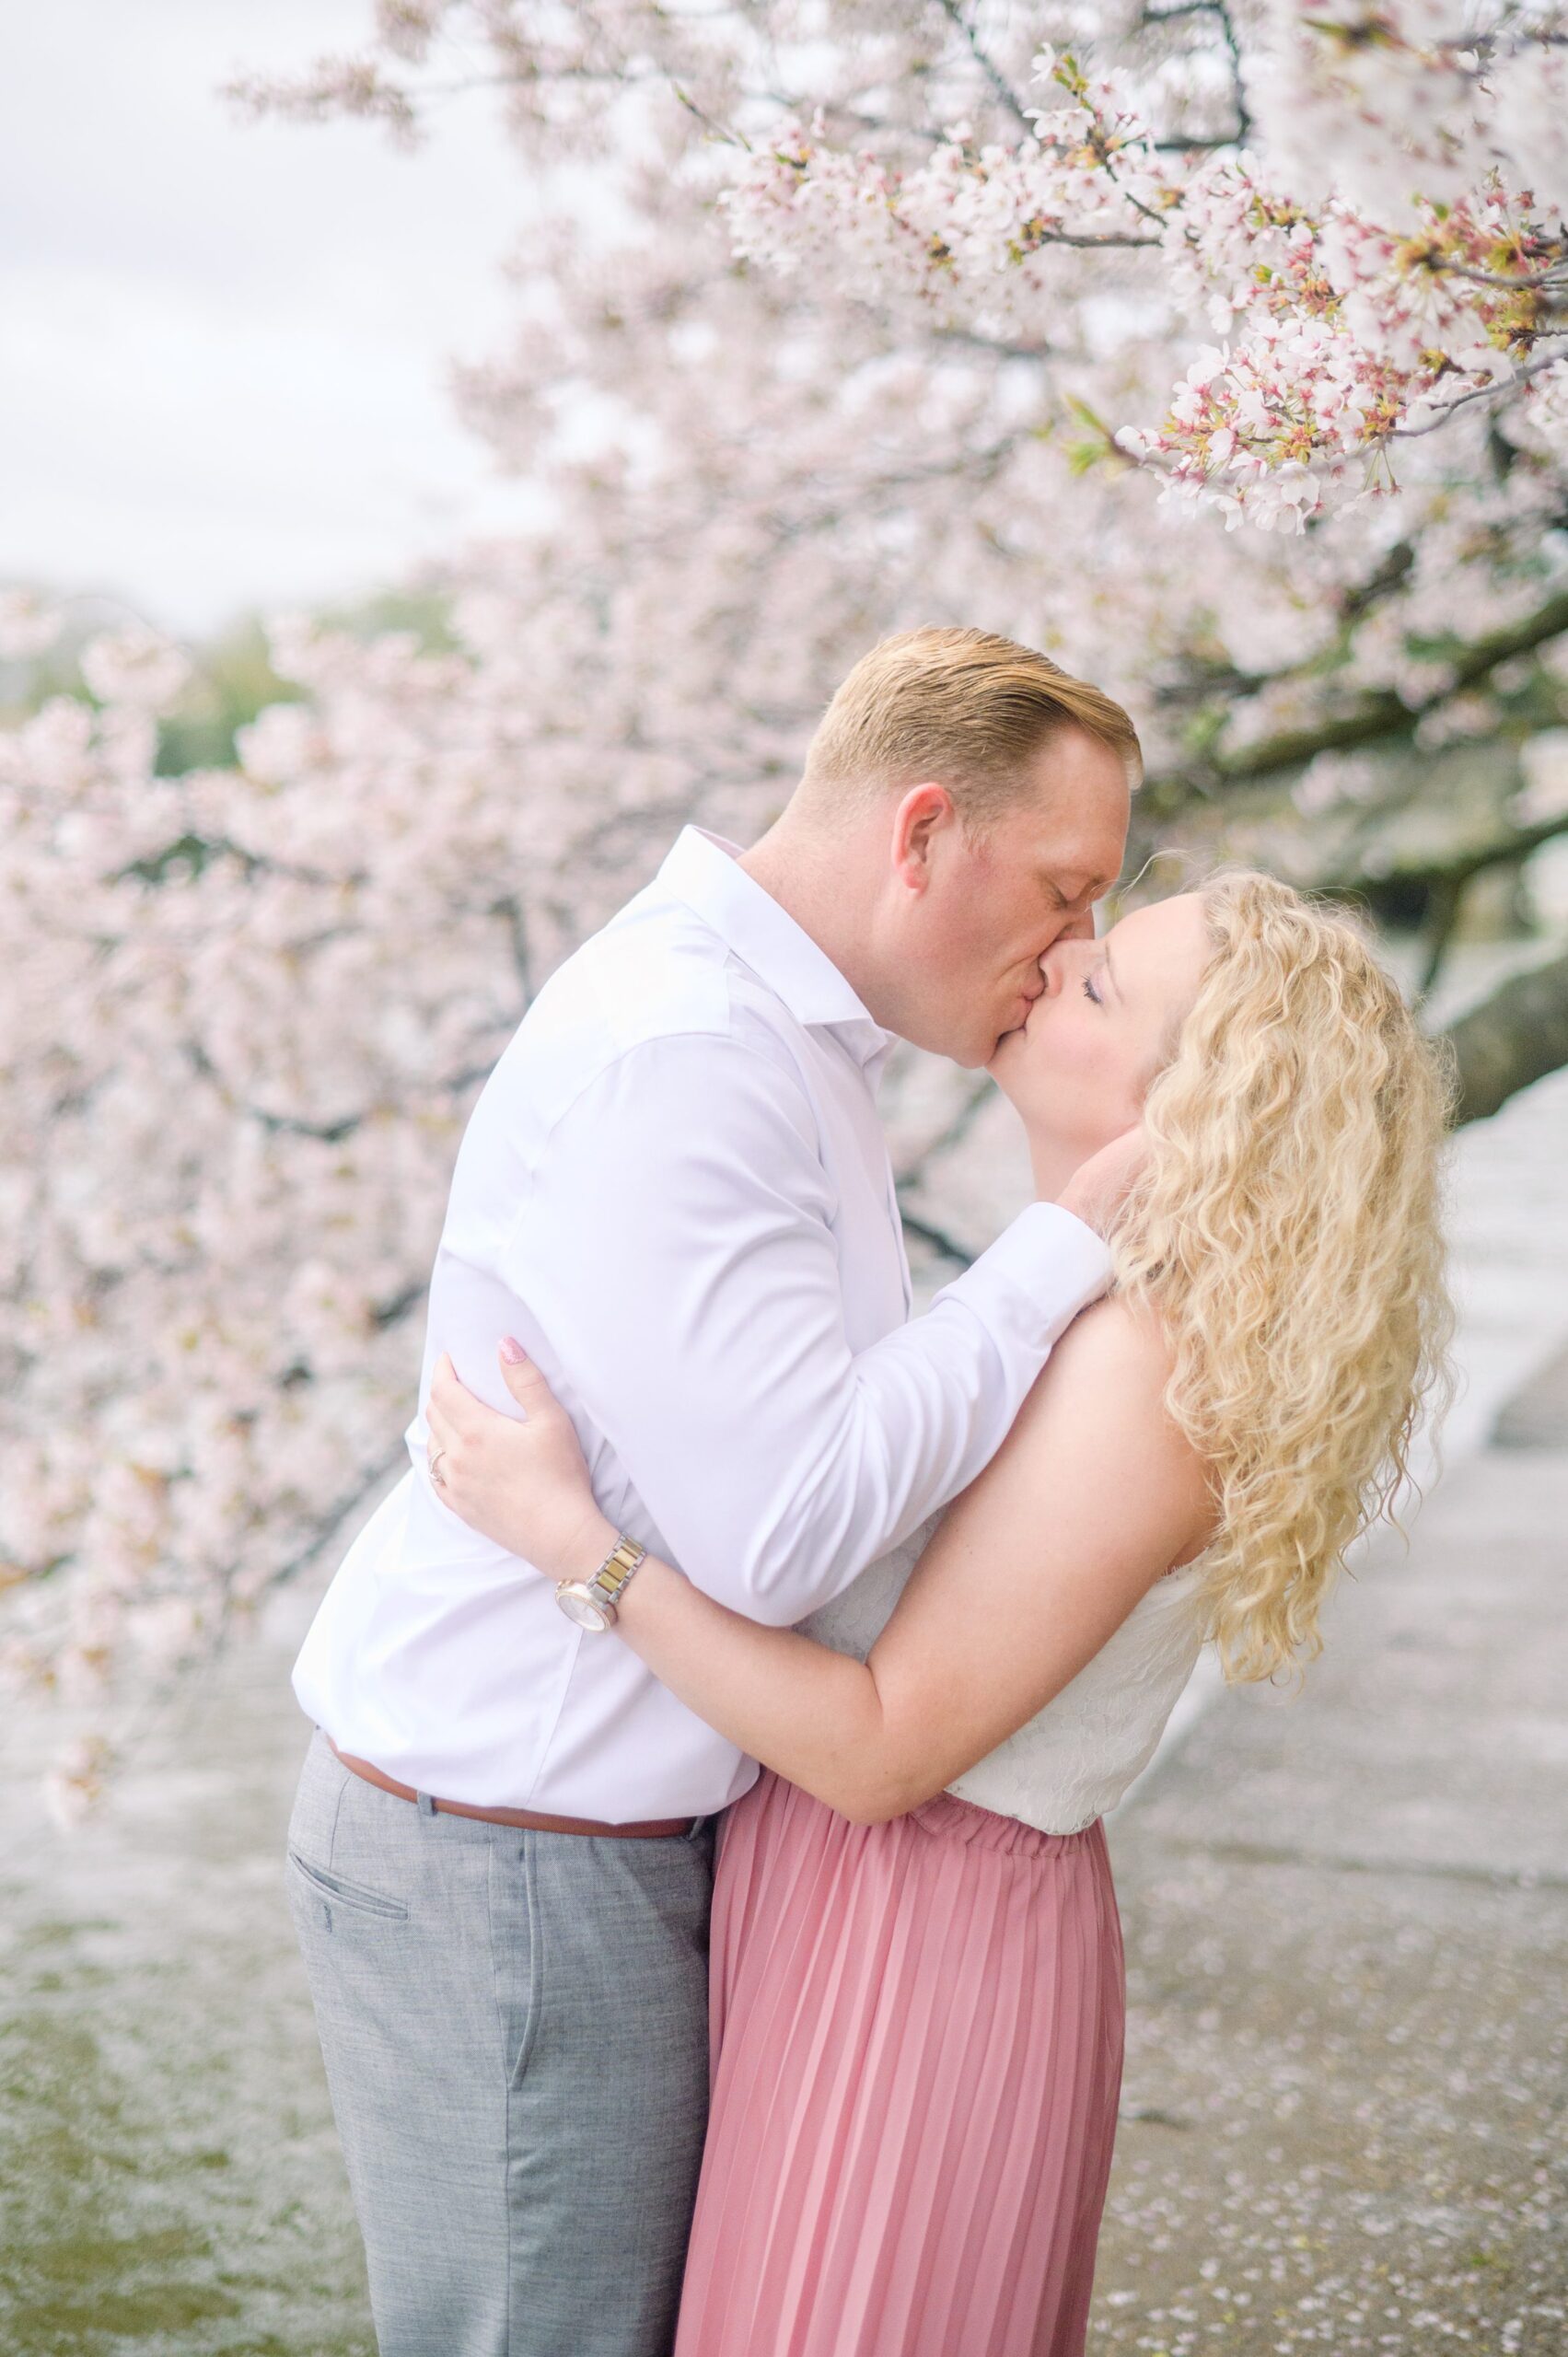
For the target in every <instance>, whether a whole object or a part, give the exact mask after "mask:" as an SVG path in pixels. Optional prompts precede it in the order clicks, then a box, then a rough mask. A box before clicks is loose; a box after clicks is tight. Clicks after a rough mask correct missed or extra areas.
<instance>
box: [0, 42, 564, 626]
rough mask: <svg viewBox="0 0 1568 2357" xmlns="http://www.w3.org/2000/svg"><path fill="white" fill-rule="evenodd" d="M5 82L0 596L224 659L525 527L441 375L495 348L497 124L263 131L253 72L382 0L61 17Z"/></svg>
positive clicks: (503, 166) (503, 241)
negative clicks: (209, 637)
mask: <svg viewBox="0 0 1568 2357" xmlns="http://www.w3.org/2000/svg"><path fill="white" fill-rule="evenodd" d="M8 15H9V24H8V27H7V29H6V36H5V41H4V49H5V56H4V70H3V72H0V201H3V204H4V222H5V232H4V237H3V238H0V581H15V580H41V581H43V582H44V583H45V584H47V585H48V586H52V587H54V588H57V589H62V590H76V589H88V588H91V589H100V590H108V591H110V592H113V593H115V594H117V595H119V596H122V597H123V598H127V599H129V600H130V601H131V602H132V603H133V604H134V606H136V607H137V608H138V610H141V611H143V612H145V613H146V614H147V615H148V616H149V617H150V618H151V619H153V620H154V621H160V622H162V623H163V624H164V625H165V626H166V627H168V628H172V629H175V630H179V631H185V632H205V631H207V630H209V629H211V628H213V627H215V625H217V624H220V623H221V622H223V621H225V620H226V619H227V618H228V617H229V616H230V615H231V614H232V613H234V612H235V611H236V610H238V609H240V608H242V607H245V606H249V605H251V604H260V605H261V606H263V607H265V606H267V605H269V604H271V605H274V606H275V605H290V604H293V603H295V602H296V601H301V602H305V601H310V600H314V599H316V598H328V597H337V596H343V595H352V594H354V593H355V592H357V591H360V590H364V589H368V588H373V587H376V586H379V585H380V584H381V583H383V582H385V581H387V580H388V579H389V577H391V576H392V575H394V574H395V573H396V572H397V571H398V570H399V569H400V567H401V566H402V565H403V564H404V563H407V562H408V561H409V560H410V559H411V558H412V557H415V556H417V555H419V554H421V553H423V552H426V551H429V550H436V549H444V548H447V547H449V546H450V545H451V544H452V543H453V542H454V541H455V540H461V539H462V538H464V537H465V536H466V535H467V533H469V532H470V531H471V530H475V529H482V528H486V527H489V526H492V525H496V524H501V523H504V522H505V521H506V520H507V519H509V518H511V517H517V515H518V514H519V513H520V512H521V499H522V495H521V494H520V493H519V492H518V491H517V488H516V487H514V486H509V485H507V484H506V483H505V482H503V481H501V480H500V479H498V478H496V477H494V475H493V474H492V471H491V463H490V459H489V454H488V452H487V450H486V449H485V448H484V447H483V446H482V445H481V444H480V443H479V442H477V441H476V440H475V439H473V438H472V437H470V436H469V435H465V434H463V433H462V432H461V431H460V430H459V426H458V425H457V424H456V422H455V420H454V417H453V414H452V409H451V403H450V401H449V399H448V397H447V392H446V390H445V386H444V370H445V366H446V362H447V356H448V355H449V354H453V353H459V354H464V355H465V356H477V355H478V354H482V353H483V352H485V351H488V350H490V349H491V348H493V347H494V345H495V344H496V343H499V342H500V341H501V340H502V339H503V337H504V333H505V322H506V318H507V310H506V301H505V288H504V285H503V284H502V282H501V279H500V274H499V270H498V268H497V264H498V261H499V259H500V257H501V256H502V255H503V254H504V252H505V250H506V248H507V246H508V244H509V243H510V241H511V238H512V235H513V233H514V231H515V228H516V226H517V222H518V220H519V218H520V215H521V210H522V202H523V200H522V193H521V189H520V184H519V182H518V180H517V177H516V175H515V174H514V172H513V170H512V168H510V166H509V165H508V161H507V157H506V151H505V145H504V142H503V141H502V139H501V137H500V134H499V133H498V132H497V131H496V130H495V128H494V122H493V119H492V115H491V112H490V110H489V109H488V107H487V105H486V102H485V99H484V98H483V96H482V94H481V95H477V96H474V97H472V98H465V99H461V100H460V101H457V102H455V103H454V104H453V106H452V107H451V109H450V110H449V112H448V114H447V119H446V121H445V122H444V123H443V125H442V128H441V131H440V133H439V134H438V135H436V136H435V137H433V138H432V139H431V141H430V142H429V143H428V144H427V145H425V146H424V148H422V149H421V150H419V151H418V152H417V153H416V154H414V155H413V156H412V157H409V156H403V155H401V154H400V153H398V152H397V151H395V150H393V149H392V148H391V147H390V145H389V143H388V141H387V139H386V136H385V134H382V133H380V132H378V131H377V130H375V129H374V128H373V127H372V126H370V125H367V124H362V123H337V124H329V125H324V126H320V127H317V128H296V127H295V126H293V125H289V124H283V123H279V122H260V123H257V122H246V121H245V120H243V119H242V118H240V117H239V116H238V114H237V113H236V111H235V110H233V109H231V108H230V107H229V106H228V105H227V103H226V101H224V100H222V99H219V98H218V97H217V96H216V86H217V84H218V83H219V82H220V81H221V80H223V79H224V78H225V76H226V75H227V74H229V73H230V72H233V71H235V70H237V69H239V68H243V67H246V66H270V65H288V64H303V63H305V62H306V61H307V60H308V58H309V57H311V56H312V55H314V54H315V53H316V52H318V51H319V50H323V49H336V50H342V49H344V48H346V47H348V46H350V45H351V44H353V43H354V42H355V41H356V40H357V38H358V36H359V35H360V33H361V32H362V30H363V29H364V26H365V24H366V19H367V17H368V15H369V10H368V7H367V6H366V5H365V0H49V5H48V6H46V7H32V8H25V9H24V8H20V7H17V8H13V9H11V10H10V11H9V12H8Z"/></svg>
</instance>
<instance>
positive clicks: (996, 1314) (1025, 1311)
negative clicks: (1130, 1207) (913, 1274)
mask: <svg viewBox="0 0 1568 2357" xmlns="http://www.w3.org/2000/svg"><path fill="white" fill-rule="evenodd" d="M1110 1267H1111V1261H1110V1248H1109V1245H1108V1244H1107V1243H1106V1242H1105V1240H1104V1238H1103V1237H1098V1236H1097V1235H1096V1234H1095V1231H1094V1229H1093V1228H1092V1227H1090V1226H1089V1225H1087V1223H1086V1221H1084V1220H1081V1219H1079V1218H1078V1216H1077V1214H1076V1213H1074V1212H1069V1211H1064V1210H1063V1207H1062V1205H1061V1204H1060V1203H1030V1204H1029V1205H1028V1209H1027V1210H1025V1211H1022V1212H1020V1213H1019V1214H1018V1216H1017V1218H1016V1220H1015V1221H1014V1222H1013V1225H1012V1226H1011V1227H1008V1228H1005V1229H1004V1230H1003V1232H1002V1234H1001V1235H1000V1236H999V1237H997V1239H996V1241H995V1243H994V1244H993V1245H991V1246H990V1247H989V1248H988V1249H987V1250H985V1251H984V1252H982V1253H981V1256H980V1258H979V1260H977V1261H976V1262H975V1263H974V1265H973V1267H972V1268H969V1269H966V1270H965V1271H964V1273H963V1275H962V1276H961V1277H955V1278H954V1280H953V1282H952V1283H951V1284H950V1285H944V1286H943V1288H942V1291H941V1292H940V1293H939V1294H938V1295H936V1296H935V1300H934V1301H933V1303H932V1305H931V1306H932V1307H933V1309H935V1306H936V1303H937V1302H939V1301H943V1300H945V1299H946V1298H947V1295H949V1294H951V1295H953V1296H954V1298H955V1299H956V1300H958V1301H961V1302H962V1303H963V1304H964V1306H965V1307H966V1308H967V1309H970V1310H972V1311H973V1313H974V1315H975V1316H976V1317H977V1318H980V1320H981V1323H982V1325H984V1326H985V1327H986V1328H987V1329H988V1330H989V1331H990V1332H991V1333H992V1334H993V1336H994V1337H995V1338H996V1340H997V1341H1002V1340H1004V1339H1005V1338H1008V1339H1011V1340H1012V1341H1016V1342H1017V1343H1019V1344H1020V1345H1021V1346H1022V1347H1023V1348H1024V1349H1026V1350H1035V1351H1048V1350H1049V1349H1050V1348H1051V1344H1052V1343H1053V1342H1054V1341H1056V1340H1057V1339H1058V1337H1059V1336H1060V1335H1062V1334H1063V1333H1065V1331H1066V1329H1067V1328H1068V1327H1069V1326H1070V1325H1071V1324H1072V1322H1073V1320H1074V1318H1076V1316H1077V1314H1078V1312H1079V1310H1080V1309H1086V1308H1087V1306H1088V1305H1089V1303H1090V1302H1091V1301H1096V1300H1098V1297H1099V1295H1101V1294H1102V1293H1104V1291H1105V1289H1106V1287H1107V1285H1108V1284H1109V1283H1110Z"/></svg>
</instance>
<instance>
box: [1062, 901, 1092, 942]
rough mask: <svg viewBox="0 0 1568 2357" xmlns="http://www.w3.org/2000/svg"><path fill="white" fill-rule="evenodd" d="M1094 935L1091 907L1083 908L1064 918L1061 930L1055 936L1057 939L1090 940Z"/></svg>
mask: <svg viewBox="0 0 1568 2357" xmlns="http://www.w3.org/2000/svg"><path fill="white" fill-rule="evenodd" d="M1094 937H1095V912H1094V911H1093V909H1083V910H1081V911H1079V912H1078V914H1077V915H1076V916H1070V917H1067V918H1065V919H1064V920H1063V926H1062V930H1061V932H1060V933H1059V934H1058V935H1057V936H1056V938H1057V940H1058V941H1092V940H1093V939H1094Z"/></svg>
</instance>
